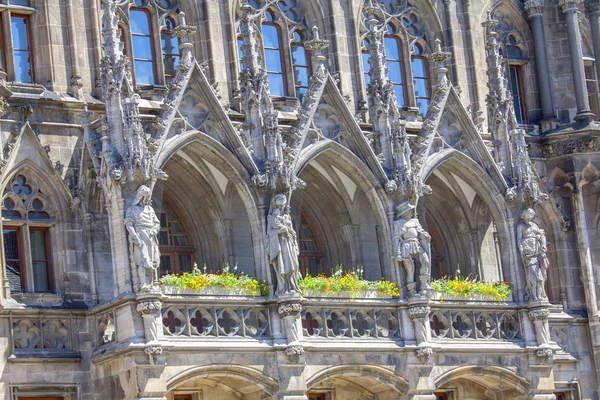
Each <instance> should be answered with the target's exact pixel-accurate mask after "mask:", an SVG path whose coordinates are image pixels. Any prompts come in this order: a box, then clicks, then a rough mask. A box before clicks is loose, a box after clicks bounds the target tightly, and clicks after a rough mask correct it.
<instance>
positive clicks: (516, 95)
mask: <svg viewBox="0 0 600 400" xmlns="http://www.w3.org/2000/svg"><path fill="white" fill-rule="evenodd" d="M521 71H522V70H521V66H520V65H509V75H510V91H511V92H512V98H513V107H514V109H515V116H516V118H517V122H518V123H519V124H523V123H525V100H524V99H523V73H522V72H521Z"/></svg>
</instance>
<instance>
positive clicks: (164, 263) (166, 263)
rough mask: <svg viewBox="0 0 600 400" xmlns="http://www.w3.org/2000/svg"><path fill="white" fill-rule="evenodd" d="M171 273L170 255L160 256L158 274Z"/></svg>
mask: <svg viewBox="0 0 600 400" xmlns="http://www.w3.org/2000/svg"><path fill="white" fill-rule="evenodd" d="M171 273H173V269H172V267H171V256H160V276H163V275H168V274H171Z"/></svg>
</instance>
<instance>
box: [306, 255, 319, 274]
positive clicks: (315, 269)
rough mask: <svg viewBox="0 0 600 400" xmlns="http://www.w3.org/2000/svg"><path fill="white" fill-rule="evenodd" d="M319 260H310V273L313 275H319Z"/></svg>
mask: <svg viewBox="0 0 600 400" xmlns="http://www.w3.org/2000/svg"><path fill="white" fill-rule="evenodd" d="M319 261H320V260H319V259H318V258H311V259H310V260H308V273H309V274H310V275H311V276H317V275H319Z"/></svg>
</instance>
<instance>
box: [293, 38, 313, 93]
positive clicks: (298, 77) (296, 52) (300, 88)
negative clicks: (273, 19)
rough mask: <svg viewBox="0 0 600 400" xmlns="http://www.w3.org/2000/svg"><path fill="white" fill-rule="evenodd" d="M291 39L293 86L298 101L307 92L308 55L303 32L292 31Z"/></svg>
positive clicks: (308, 74)
mask: <svg viewBox="0 0 600 400" xmlns="http://www.w3.org/2000/svg"><path fill="white" fill-rule="evenodd" d="M293 36H294V40H293V41H292V64H293V69H294V86H295V89H296V97H297V98H298V100H300V102H302V99H303V98H304V95H305V94H306V92H308V83H309V76H310V65H309V57H308V54H307V53H306V49H305V48H304V38H305V34H304V32H302V33H301V32H298V31H295V32H294V35H293Z"/></svg>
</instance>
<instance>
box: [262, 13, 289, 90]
mask: <svg viewBox="0 0 600 400" xmlns="http://www.w3.org/2000/svg"><path fill="white" fill-rule="evenodd" d="M267 13H269V14H270V15H271V17H272V19H273V20H272V21H269V20H268V19H267V18H266V17H265V19H264V20H263V21H262V23H261V26H260V38H261V43H260V45H261V49H262V53H263V54H262V55H263V57H262V62H263V68H264V69H265V72H266V73H267V80H268V79H269V75H271V74H274V75H281V81H282V84H283V95H279V94H277V95H274V94H272V93H271V97H287V96H288V93H289V88H288V83H287V78H286V77H287V76H288V74H287V68H286V67H287V62H286V58H285V52H284V40H283V35H282V29H281V25H280V24H279V23H277V22H276V20H277V19H278V18H277V17H276V12H275V10H271V9H267V10H265V16H266V15H267ZM265 25H267V26H273V27H275V29H276V30H277V40H278V44H279V48H271V47H266V46H265V40H264V30H263V26H265ZM266 50H279V59H280V64H281V73H278V72H270V71H269V70H268V69H267V56H266V54H267V53H266ZM270 90H271V85H269V91H270Z"/></svg>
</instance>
